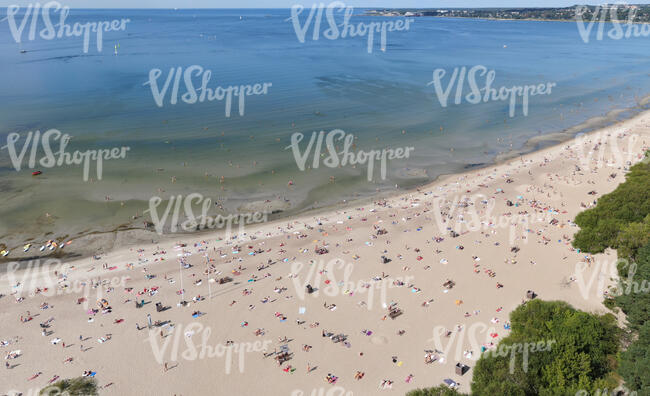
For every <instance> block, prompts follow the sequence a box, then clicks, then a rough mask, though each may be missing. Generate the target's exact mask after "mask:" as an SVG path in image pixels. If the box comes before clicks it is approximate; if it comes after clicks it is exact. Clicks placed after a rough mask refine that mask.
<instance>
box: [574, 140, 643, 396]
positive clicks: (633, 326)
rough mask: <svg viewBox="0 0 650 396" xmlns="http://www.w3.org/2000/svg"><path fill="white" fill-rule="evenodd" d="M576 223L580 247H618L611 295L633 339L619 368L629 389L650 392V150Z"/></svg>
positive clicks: (595, 249)
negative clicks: (615, 280)
mask: <svg viewBox="0 0 650 396" xmlns="http://www.w3.org/2000/svg"><path fill="white" fill-rule="evenodd" d="M576 223H577V224H578V226H580V231H579V232H578V233H577V234H576V236H575V238H574V242H573V245H574V246H575V247H576V248H579V249H581V250H584V251H586V252H590V253H600V252H602V251H604V250H605V249H607V248H612V249H616V251H617V253H618V257H619V263H618V268H617V269H618V275H619V278H620V286H619V290H615V291H614V293H613V296H614V297H612V298H611V299H609V300H608V301H606V305H608V306H610V307H618V308H620V309H621V310H622V311H623V312H624V313H625V315H626V317H627V330H628V332H627V334H626V337H624V339H623V342H624V343H625V344H629V345H628V346H627V348H626V349H625V351H623V352H622V353H621V356H620V365H619V370H618V372H619V373H620V375H621V376H622V377H623V379H624V380H625V386H626V387H627V388H628V389H630V390H633V391H636V392H637V393H638V394H639V395H650V321H649V319H650V293H649V292H648V291H649V289H650V152H648V153H646V160H645V161H643V162H641V163H639V164H636V165H635V166H633V167H632V168H631V169H630V172H629V173H628V174H627V177H626V180H625V182H624V183H622V184H621V185H619V186H618V188H617V189H616V190H614V191H613V192H612V193H610V194H607V195H604V196H603V197H602V198H600V199H599V200H598V203H597V205H596V206H595V207H594V208H592V209H589V210H586V211H584V212H582V213H580V214H579V215H578V216H577V217H576ZM621 289H622V290H621Z"/></svg>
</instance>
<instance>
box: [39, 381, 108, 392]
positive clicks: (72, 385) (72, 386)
mask: <svg viewBox="0 0 650 396" xmlns="http://www.w3.org/2000/svg"><path fill="white" fill-rule="evenodd" d="M98 394H99V393H98V392H97V382H96V381H95V379H94V378H88V377H77V378H72V379H64V380H60V381H57V382H55V383H53V384H52V385H50V386H48V387H47V388H44V389H41V391H40V392H39V395H43V396H49V395H70V396H96V395H98Z"/></svg>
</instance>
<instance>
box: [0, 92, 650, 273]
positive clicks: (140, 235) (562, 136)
mask: <svg viewBox="0 0 650 396" xmlns="http://www.w3.org/2000/svg"><path fill="white" fill-rule="evenodd" d="M639 103H640V105H641V106H644V105H647V104H649V103H650V95H647V96H645V97H643V98H642V99H641V101H640V102H639ZM634 110H637V111H638V112H637V113H635V114H633V115H632V116H631V117H628V118H624V119H622V120H616V118H614V120H613V121H611V122H609V123H607V124H604V125H600V126H598V127H596V128H595V129H593V127H590V126H589V125H588V124H589V121H590V120H593V119H597V118H601V117H603V116H594V117H591V118H589V119H587V120H584V121H583V122H581V123H579V124H576V125H573V126H570V127H568V128H565V129H564V130H561V131H557V132H552V133H547V134H544V135H538V136H534V137H531V138H529V139H528V140H526V141H525V142H524V144H523V145H522V147H521V148H520V149H519V150H511V151H510V152H507V153H501V154H496V155H495V156H494V158H493V159H492V161H491V162H489V163H484V164H481V165H480V166H472V167H471V168H467V169H465V170H462V171H459V172H456V173H448V174H440V175H438V176H437V177H436V178H435V179H433V180H430V181H427V182H426V183H424V184H421V185H417V186H415V187H412V188H408V189H402V188H399V189H397V190H395V189H391V190H385V191H381V192H379V193H378V194H376V195H368V196H362V197H359V198H356V199H353V200H347V201H345V202H337V203H332V204H329V205H326V206H320V207H316V208H313V207H312V208H310V209H303V210H301V211H298V212H293V213H290V214H288V215H286V216H283V215H282V213H283V212H284V211H282V210H281V211H279V212H276V213H272V214H271V217H272V218H273V217H275V218H273V219H272V220H270V221H268V222H266V223H265V224H269V223H277V224H281V223H283V222H291V221H292V220H293V219H301V218H309V217H316V216H326V215H327V214H328V213H330V212H332V211H335V210H345V209H350V208H352V207H354V206H357V205H368V204H371V203H373V202H374V201H376V200H382V199H383V200H387V199H391V198H396V197H398V196H400V195H402V194H408V193H413V192H415V191H418V190H420V189H426V188H431V187H432V186H434V185H436V184H438V183H440V182H442V181H444V180H446V179H447V178H450V177H455V176H458V177H460V176H464V175H468V174H471V173H473V172H476V171H479V170H482V169H486V168H489V167H492V166H501V165H503V164H505V163H507V162H508V161H511V160H512V159H513V158H518V157H521V156H523V155H529V154H533V153H537V152H543V151H545V150H548V149H552V148H554V147H558V146H561V145H563V144H565V143H566V142H568V141H570V140H571V139H574V138H575V136H576V135H578V134H581V133H584V134H585V135H589V134H595V133H599V132H600V131H602V130H605V129H607V128H610V127H612V126H615V125H617V124H622V123H625V122H628V121H632V120H634V119H637V118H640V117H643V116H644V115H645V114H649V115H650V108H646V109H643V108H638V107H632V108H625V109H614V110H610V112H608V113H607V114H609V113H625V112H629V111H634ZM584 130H587V132H583V131H584ZM567 132H568V133H567ZM531 142H532V144H531ZM544 142H551V144H550V145H546V146H544V147H542V148H537V147H539V146H540V144H541V145H543V143H544ZM253 204H254V202H252V203H248V204H247V205H253ZM271 204H273V202H272V203H271ZM309 206H311V205H309ZM141 219H142V220H144V221H148V220H146V219H144V217H142V218H141ZM139 220H140V219H138V221H139ZM132 221H133V223H126V224H122V225H119V226H117V227H116V228H115V229H113V230H107V231H100V230H96V231H92V232H89V233H87V234H84V235H81V236H76V237H73V238H68V237H67V235H66V236H64V237H58V239H53V240H54V241H55V242H57V243H58V244H59V245H60V246H64V245H63V244H64V243H65V242H69V243H70V244H71V247H70V248H65V250H64V249H62V248H57V249H56V250H54V251H53V253H51V254H46V255H40V254H38V252H36V254H29V255H26V254H23V253H22V252H21V250H22V246H23V245H25V244H27V243H29V244H38V243H35V242H34V241H33V238H30V239H28V240H26V241H23V242H21V243H19V244H17V245H14V246H7V245H5V244H0V250H1V249H8V250H10V251H11V253H10V255H8V256H7V257H0V266H2V265H3V264H7V263H10V262H13V261H19V262H22V261H29V260H37V259H44V260H46V259H49V258H60V259H70V258H89V257H92V255H94V254H95V253H96V252H102V253H106V252H110V251H113V250H116V249H120V247H116V246H119V244H120V243H125V242H123V241H125V240H126V241H128V240H129V239H130V238H134V239H135V240H136V241H134V242H132V243H131V246H132V245H135V244H139V243H143V242H144V241H145V240H151V241H154V240H156V243H157V242H158V241H167V242H168V241H169V240H171V239H182V238H193V239H197V240H198V239H203V238H206V237H212V236H218V235H221V234H223V233H224V232H223V231H222V230H200V231H193V232H181V233H173V234H170V233H163V234H162V235H159V234H157V233H156V232H155V231H150V230H147V229H145V228H142V227H138V226H136V225H135V220H132ZM233 228H235V227H233ZM246 228H247V229H249V230H254V229H253V228H249V227H246ZM213 234H214V235H213ZM97 239H103V240H104V241H103V242H102V241H97ZM111 241H112V242H111ZM89 242H90V244H92V243H95V244H96V245H92V247H89V248H83V249H79V248H76V246H75V245H78V244H84V245H85V246H87V245H88V244H89ZM66 246H67V245H66ZM125 248H128V246H125ZM35 249H37V248H36V247H32V249H31V250H32V251H34V250H35ZM47 251H48V249H46V250H45V252H47ZM68 252H69V253H68Z"/></svg>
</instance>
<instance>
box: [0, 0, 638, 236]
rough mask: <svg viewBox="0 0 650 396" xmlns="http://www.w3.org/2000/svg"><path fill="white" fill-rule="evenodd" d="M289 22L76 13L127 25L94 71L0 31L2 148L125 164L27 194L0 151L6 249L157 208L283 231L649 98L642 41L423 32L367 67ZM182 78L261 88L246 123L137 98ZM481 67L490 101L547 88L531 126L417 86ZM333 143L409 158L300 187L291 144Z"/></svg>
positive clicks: (491, 28) (505, 25) (243, 14)
mask: <svg viewBox="0 0 650 396" xmlns="http://www.w3.org/2000/svg"><path fill="white" fill-rule="evenodd" d="M1 12H2V13H4V12H6V10H2V11H1ZM357 13H360V11H357ZM289 16H290V11H289V10H277V9H276V10H180V11H173V10H92V11H91V10H73V11H71V13H70V15H69V17H68V20H67V23H70V24H72V23H74V22H76V21H82V22H85V21H102V20H113V19H121V18H129V19H130V20H131V21H130V22H129V23H128V24H127V28H126V30H125V31H120V32H108V33H105V37H104V40H103V43H104V49H103V51H102V52H97V50H96V49H95V48H94V47H93V45H94V41H91V44H90V49H89V51H88V53H83V51H82V48H83V44H82V40H81V39H80V38H63V39H57V40H43V39H39V38H37V39H35V40H34V41H29V40H26V39H25V38H26V37H27V33H26V32H25V33H23V42H22V43H21V44H18V43H16V42H15V41H14V39H13V37H12V35H11V33H10V29H9V25H8V22H7V21H6V20H5V21H3V22H0V53H2V54H3V55H2V58H1V59H0V86H1V87H2V89H1V90H0V146H2V145H4V144H5V142H6V141H7V137H8V135H9V134H10V133H19V134H21V136H23V137H24V136H26V134H27V132H29V131H35V130H40V131H42V132H44V131H46V130H49V129H52V128H55V129H58V130H60V131H61V132H63V133H66V134H69V135H71V136H73V138H72V140H71V142H70V145H69V149H70V150H71V151H74V150H77V149H78V150H87V149H95V148H111V147H121V146H128V147H129V148H130V150H129V152H128V154H127V156H126V159H123V160H113V161H107V162H105V163H104V168H103V179H102V180H101V181H97V180H94V181H88V182H84V181H83V179H82V174H83V171H82V169H81V167H79V166H64V167H55V168H51V169H49V168H48V169H41V170H43V171H44V173H43V175H40V176H38V177H32V176H31V172H32V170H33V169H25V168H24V169H22V170H21V171H20V172H17V171H16V170H15V169H14V167H13V166H12V162H11V160H10V157H9V154H8V151H7V150H6V149H3V150H0V202H2V203H1V204H0V218H2V221H1V222H0V243H3V242H5V240H26V239H28V238H30V237H38V238H46V239H50V238H51V237H52V236H61V235H70V236H73V235H78V234H79V233H85V232H90V231H97V230H107V229H113V228H115V227H116V226H117V225H123V224H132V225H135V226H142V219H141V218H138V219H137V221H134V220H132V216H133V215H136V214H137V215H141V214H142V212H143V211H144V210H145V209H146V208H147V202H148V200H149V198H151V197H152V196H161V197H163V198H167V197H169V196H171V195H172V194H188V193H190V192H198V193H201V194H204V195H205V196H206V197H211V198H212V199H213V200H216V199H219V200H220V201H221V202H223V203H224V209H225V210H226V211H231V212H232V211H236V210H237V209H238V208H239V207H240V206H241V205H242V204H244V203H246V202H251V201H263V200H276V199H279V200H281V201H285V202H287V203H288V206H287V208H286V209H287V212H288V213H290V212H297V211H301V210H304V209H307V208H311V207H314V206H321V205H325V204H329V203H333V202H338V201H340V200H342V199H352V198H354V197H357V196H367V195H370V194H373V193H375V192H376V191H378V190H379V191H386V190H390V189H394V187H395V185H399V186H400V187H402V188H407V187H412V186H415V185H418V184H423V183H425V182H427V181H430V180H433V179H435V177H437V176H438V175H440V174H444V173H451V172H456V171H459V170H462V169H465V168H467V167H469V166H476V165H480V164H485V163H489V162H490V161H492V160H493V159H494V158H495V156H497V155H498V154H500V153H504V152H507V151H510V150H519V149H521V148H522V147H524V144H525V142H526V141H527V140H528V139H530V138H531V137H534V136H538V135H540V134H548V133H553V132H557V131H562V130H565V129H567V128H569V127H571V126H574V125H577V124H581V123H584V122H585V121H588V120H590V119H592V118H593V117H597V116H602V115H606V114H608V113H609V112H610V111H612V110H614V109H631V110H630V111H628V112H625V113H623V114H620V115H617V117H625V116H629V115H631V114H633V113H634V112H635V111H638V110H639V108H638V106H637V103H638V101H639V100H640V98H642V97H643V96H645V95H646V94H647V93H648V86H649V85H650V80H649V79H648V70H649V67H648V66H649V64H650V60H649V57H648V55H647V54H648V51H647V49H648V48H649V47H650V41H648V40H647V39H646V38H643V37H641V38H630V39H624V40H611V39H605V40H602V41H596V40H594V39H592V40H591V41H590V42H589V43H584V42H583V40H582V39H581V38H580V35H579V33H578V29H577V27H576V25H575V24H573V23H561V22H529V21H522V22H515V21H482V20H462V19H441V18H417V19H415V20H414V21H413V23H412V24H411V25H410V29H409V30H408V31H402V32H389V33H388V37H387V44H388V45H387V48H386V51H385V52H382V51H380V50H379V46H378V44H375V47H374V50H373V52H372V53H368V52H367V51H366V45H367V41H366V39H365V38H359V37H356V38H345V39H343V38H341V39H338V40H326V39H324V38H323V37H322V36H321V38H320V39H319V40H317V41H313V40H310V39H309V37H310V34H311V30H309V34H308V35H307V40H306V41H305V43H301V42H299V40H298V38H297V36H296V33H295V31H294V29H293V26H292V24H291V22H289V21H287V18H288V17H289ZM0 19H2V17H0ZM386 20H388V19H386V18H382V17H366V16H361V15H355V16H354V17H353V18H352V22H353V23H358V22H365V23H370V22H382V21H386ZM303 21H304V19H303ZM325 28H326V27H323V29H325ZM27 29H28V28H27ZM116 45H119V50H118V54H117V55H115V53H114V52H115V51H114V48H115V46H116ZM21 50H25V51H26V52H25V53H21ZM191 65H200V66H202V67H203V68H205V69H210V70H211V71H212V76H211V80H210V83H209V86H210V87H212V88H214V87H216V86H229V85H233V86H238V85H242V84H251V85H253V84H255V83H264V82H267V83H271V84H272V86H271V87H270V88H269V90H268V94H266V95H257V96H248V97H246V107H245V113H244V115H243V116H240V115H239V113H238V112H237V106H236V105H234V106H233V112H232V114H231V116H230V117H226V116H225V111H224V103H223V101H213V102H209V101H206V102H204V103H196V104H191V105H190V104H186V103H182V102H181V103H178V104H176V105H170V104H169V103H168V99H167V103H166V104H165V105H164V106H163V107H158V106H156V103H155V101H154V98H153V96H152V93H151V90H150V88H149V86H146V85H144V84H145V83H146V82H147V80H148V75H149V71H150V70H151V69H155V68H158V69H161V70H162V71H163V75H162V77H161V79H160V80H159V84H162V83H163V81H164V78H166V76H167V71H168V70H169V69H170V68H172V67H183V68H187V67H189V66H191ZM475 65H484V66H486V67H487V68H488V69H492V70H494V71H495V72H496V79H495V82H494V85H495V86H496V87H500V86H513V85H527V84H539V83H546V82H553V83H555V84H556V87H554V88H553V91H552V94H551V95H544V96H535V97H532V98H531V99H530V103H529V114H528V116H525V117H524V116H523V115H522V111H521V107H520V106H518V107H517V112H516V115H515V117H512V118H511V117H509V116H508V104H507V103H505V102H488V103H480V104H474V105H472V104H468V103H462V104H460V105H453V104H452V105H450V106H448V107H446V108H443V107H441V105H440V103H439V102H438V99H437V97H436V95H435V93H434V89H433V87H432V86H429V85H427V84H428V83H429V82H430V81H431V80H432V72H433V70H434V69H438V68H444V69H446V70H447V71H448V72H449V73H451V72H452V70H453V69H454V68H455V67H462V66H466V67H468V68H471V67H472V66H475ZM183 92H184V91H183V90H181V94H182V93H183ZM452 96H453V94H452ZM615 119H616V117H609V118H608V119H606V120H605V121H606V122H612V121H615ZM333 129H342V130H344V131H346V132H347V133H351V134H354V135H355V137H356V138H357V139H356V141H355V148H356V149H361V150H365V151H369V150H371V149H373V148H379V149H381V148H384V147H391V148H396V147H408V146H412V147H415V150H414V152H413V153H412V155H411V156H410V157H409V158H408V159H405V160H394V161H391V162H389V166H388V172H387V179H386V180H380V179H378V178H375V180H373V181H371V182H368V181H367V180H366V173H365V172H366V168H365V166H359V167H356V168H352V167H344V168H340V169H331V168H327V167H325V166H323V165H321V166H320V167H319V168H318V169H308V170H306V171H304V172H301V171H300V170H299V169H298V167H297V165H296V161H295V159H294V157H293V155H292V153H291V150H286V149H285V148H286V147H287V146H288V145H289V144H290V142H291V135H292V134H293V133H295V132H302V133H304V134H305V135H306V137H307V138H308V137H309V136H310V135H311V133H312V131H321V130H324V131H330V130H333ZM23 141H24V140H23ZM305 143H306V141H305ZM19 147H22V146H19ZM303 147H304V146H303ZM452 149H453V151H452ZM39 153H40V151H39ZM39 156H40V154H39ZM309 162H311V156H310V157H309V161H308V163H309ZM93 170H94V167H93V168H91V175H92V171H93ZM376 174H377V172H376ZM222 176H223V177H224V179H223V182H221V177H222ZM330 177H335V178H336V179H335V180H336V181H335V182H334V183H331V182H330ZM172 178H173V179H172ZM172 180H174V181H173V182H172ZM290 180H291V181H293V185H291V186H289V185H288V181H290ZM106 197H110V200H106Z"/></svg>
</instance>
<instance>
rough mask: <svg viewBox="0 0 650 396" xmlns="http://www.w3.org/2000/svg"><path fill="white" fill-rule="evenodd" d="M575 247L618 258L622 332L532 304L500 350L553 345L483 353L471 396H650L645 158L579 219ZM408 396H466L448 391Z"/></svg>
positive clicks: (600, 320)
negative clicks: (621, 391) (620, 394)
mask: <svg viewBox="0 0 650 396" xmlns="http://www.w3.org/2000/svg"><path fill="white" fill-rule="evenodd" d="M575 221H576V223H577V224H578V226H580V231H579V232H578V233H577V234H576V235H575V238H574V241H573V245H574V247H575V248H577V249H580V250H581V251H584V252H588V253H592V254H596V253H601V252H603V251H604V250H605V249H607V248H613V249H616V250H617V253H618V257H619V264H618V273H619V277H620V282H619V287H618V288H619V290H613V292H612V293H611V295H612V296H613V297H610V299H609V300H607V301H606V305H608V306H609V307H612V308H614V307H618V308H620V309H621V310H622V311H623V312H624V313H625V314H626V315H627V328H626V329H624V330H622V329H620V328H619V327H618V325H617V321H616V318H615V317H614V315H612V314H606V315H595V314H590V313H586V312H582V311H579V310H576V309H574V308H573V307H571V306H570V305H569V304H567V303H565V302H560V301H540V300H532V301H529V302H527V303H525V304H524V305H521V306H519V307H518V308H517V309H516V310H515V311H513V312H512V314H511V315H510V321H511V329H512V331H511V333H510V335H508V337H505V338H504V339H503V340H501V342H500V343H499V348H501V347H502V345H503V346H510V347H511V348H510V350H511V351H512V350H513V349H514V350H517V349H515V348H513V347H514V346H516V345H524V344H526V343H534V342H539V341H549V340H554V343H553V345H552V347H551V349H550V350H549V351H542V352H534V353H530V354H528V356H527V357H526V356H525V355H524V354H523V353H514V354H508V355H507V356H502V355H501V354H498V355H496V356H495V354H493V353H483V354H482V355H481V357H480V359H479V360H478V361H477V364H476V367H475V368H474V373H473V379H472V383H471V390H472V395H474V396H484V395H485V396H488V395H509V396H534V395H542V396H557V395H571V396H573V395H576V394H581V395H610V394H613V393H612V391H613V390H614V389H615V388H617V387H618V386H619V385H620V382H621V378H622V379H623V380H624V382H625V383H624V385H625V388H627V389H629V390H630V391H632V392H636V393H631V394H636V395H650V321H649V320H648V319H649V318H650V293H649V291H650V152H648V153H647V154H646V161H644V162H641V163H639V164H637V165H635V166H633V167H631V168H630V171H629V173H628V174H627V176H626V180H625V182H624V183H622V184H621V185H619V186H618V187H617V188H616V190H614V191H613V192H612V193H610V194H607V195H604V196H602V197H601V198H600V199H599V200H598V203H597V205H596V206H595V207H594V208H591V209H588V210H586V211H584V212H582V213H580V214H579V215H578V216H577V217H576V219H575ZM407 396H463V394H461V393H459V392H457V391H456V390H453V389H449V388H447V387H446V386H444V385H442V386H438V387H435V388H428V389H418V390H414V391H411V392H409V393H408V394H407Z"/></svg>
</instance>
